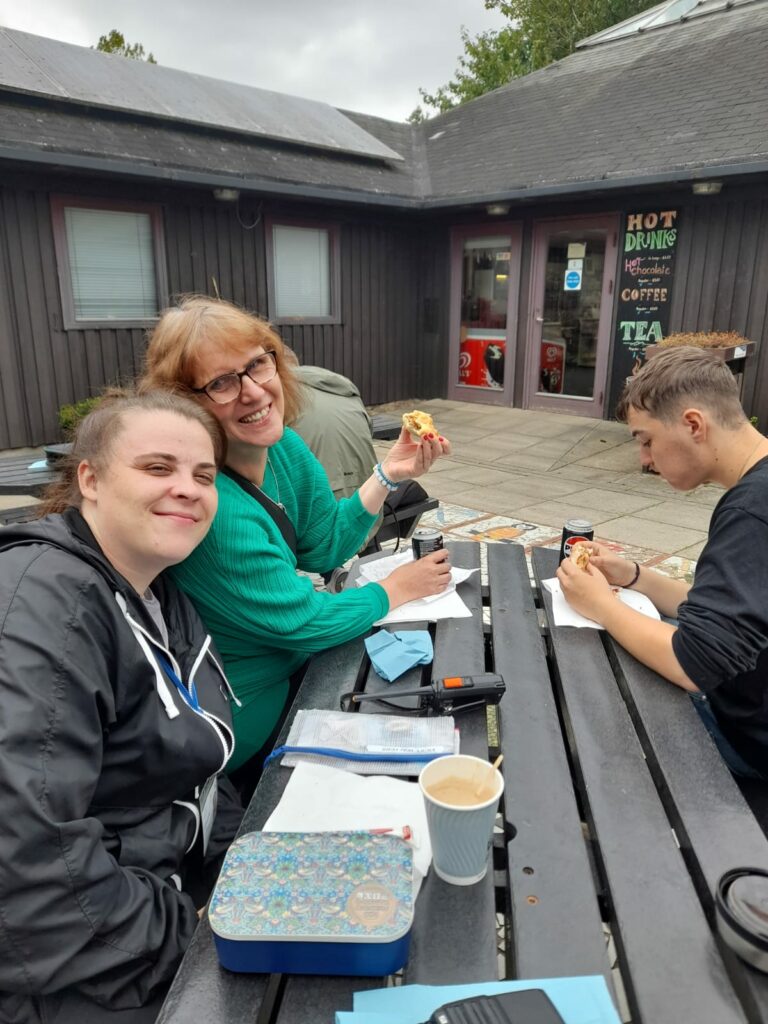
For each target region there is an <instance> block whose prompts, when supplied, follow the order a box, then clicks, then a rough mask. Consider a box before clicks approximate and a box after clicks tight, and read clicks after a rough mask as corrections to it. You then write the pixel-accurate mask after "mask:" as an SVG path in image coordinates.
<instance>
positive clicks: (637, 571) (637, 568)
mask: <svg viewBox="0 0 768 1024" xmlns="http://www.w3.org/2000/svg"><path fill="white" fill-rule="evenodd" d="M639 579H640V563H639V562H635V575H634V576H633V577H632V579H631V580H630V581H629V583H625V584H624V586H625V588H626V587H634V585H635V584H636V583H637V581H638V580H639Z"/></svg>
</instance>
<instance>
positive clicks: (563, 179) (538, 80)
mask: <svg viewBox="0 0 768 1024" xmlns="http://www.w3.org/2000/svg"><path fill="white" fill-rule="evenodd" d="M591 43H594V40H591V41H587V44H588V45H585V46H584V47H583V48H582V49H580V50H577V52H576V53H574V54H572V55H571V56H570V57H567V58H566V59H565V60H562V61H560V62H558V63H556V64H553V65H551V66H550V67H547V68H544V69H542V70H541V71H538V72H535V73H533V74H531V75H528V76H526V77H525V78H520V79H516V80H515V81H513V82H511V83H510V84H509V85H508V86H505V87H504V88H502V89H498V90H496V91H495V92H493V93H489V94H488V95H486V96H483V97H481V98H480V99H477V100H475V101H473V102H472V103H469V104H466V105H465V106H463V107H459V108H457V109H456V110H452V111H449V112H448V113H446V114H443V115H441V116H440V117H437V118H434V119H433V120H431V121H429V122H427V123H426V124H424V125H420V126H416V127H414V126H411V125H406V124H397V123H395V122H391V121H386V120H383V119H381V118H375V117H369V116H366V115H362V114H356V113H351V112H347V111H340V112H338V114H339V117H343V118H344V119H345V120H346V121H347V122H348V123H349V124H350V125H351V127H353V128H356V129H357V130H360V131H361V132H362V133H364V134H365V135H368V136H370V137H373V138H375V139H377V140H378V141H379V143H380V144H382V147H383V148H384V147H386V149H387V150H390V151H394V152H396V153H397V154H399V155H400V156H401V157H402V158H403V159H402V160H401V161H399V162H394V161H391V160H387V159H376V158H372V157H371V156H365V157H362V156H360V155H358V154H351V153H343V152H334V153H331V152H328V151H327V150H326V151H322V150H319V149H316V148H310V146H308V145H300V144H291V143H290V142H287V141H285V140H282V141H278V140H271V139H266V138H264V137H263V136H258V135H254V134H251V133H248V132H243V131H233V130H232V128H231V127H226V126H225V127H224V128H220V127H212V126H211V125H197V126H195V125H191V124H189V123H180V122H176V121H171V120H169V119H168V118H167V117H164V118H159V117H156V116H153V115H152V113H151V112H145V113H143V114H134V113H128V112H120V111H117V110H114V109H103V108H99V109H96V108H94V107H89V106H84V105H83V103H82V102H81V101H79V102H78V104H73V103H71V102H69V101H66V100H65V101H62V100H51V99H49V98H48V97H45V98H43V97H41V96H40V95H39V94H38V95H37V97H30V96H28V95H24V94H23V93H22V92H19V91H18V90H17V91H16V92H12V91H8V90H7V88H5V87H4V86H3V84H2V83H3V81H4V80H5V76H4V74H3V69H2V67H1V66H0V159H15V160H25V161H28V162H32V163H40V162H43V163H54V164H57V165H62V164H63V165H65V166H67V165H69V166H72V167H83V168H88V169H90V170H94V171H101V172H105V173H109V172H114V173H118V174H121V175H140V176H149V177H152V178H158V179H171V180H176V181H185V182H189V183H195V184H199V185H206V186H213V185H233V186H237V187H240V188H241V189H246V190H248V189H251V190H254V191H257V192H273V193H284V194H295V195H302V196H309V197H327V198H329V199H337V200H338V199H341V200H349V201H355V202H361V201H362V202H368V203H370V202H374V203H383V204H387V205H393V206H418V207H442V206H451V205H457V204H458V205H462V204H463V205H468V204H471V203H474V202H484V201H490V200H494V199H501V198H512V199H515V198H520V197H531V198H532V197H534V196H542V195H547V194H553V193H573V192H578V191H591V190H592V191H593V190H596V189H602V190H605V189H608V188H615V187H619V186H627V185H631V184H640V183H647V184H652V183H654V182H662V181H667V180H687V179H690V178H695V177H712V176H714V175H717V176H720V175H727V174H745V173H759V172H763V173H764V172H766V171H768V56H766V55H767V54H768V0H751V2H749V0H736V4H735V6H733V7H731V8H726V7H725V6H724V2H723V0H704V3H702V4H700V5H698V8H697V13H696V16H695V17H693V16H692V17H690V19H689V20H686V21H685V22H683V23H677V24H671V25H666V26H663V27H659V28H655V29H653V30H652V31H648V32H643V33H640V34H638V33H635V34H633V35H631V36H627V37H624V38H619V39H616V40H614V41H608V42H599V43H598V44H597V45H590V44H591ZM58 45H60V46H65V45H66V44H58ZM73 49H78V50H79V49H80V48H73ZM126 63H130V62H126ZM137 66H138V68H139V69H141V68H142V67H143V68H144V69H145V70H146V69H147V66H146V65H142V64H138V65H137ZM149 70H152V69H151V68H150V69H149ZM174 74H175V75H182V74H183V73H182V72H174ZM191 77H196V76H191ZM256 91H258V90H256Z"/></svg>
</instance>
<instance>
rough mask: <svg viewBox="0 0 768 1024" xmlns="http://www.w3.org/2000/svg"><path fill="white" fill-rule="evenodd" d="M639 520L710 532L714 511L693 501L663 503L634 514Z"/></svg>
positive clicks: (639, 510)
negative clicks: (650, 520) (649, 520)
mask: <svg viewBox="0 0 768 1024" xmlns="http://www.w3.org/2000/svg"><path fill="white" fill-rule="evenodd" d="M634 514H635V515H636V516H637V517H638V519H652V520H653V521H654V522H655V523H668V524H669V525H670V526H684V527H686V529H692V530H701V532H702V533H706V532H707V531H708V530H709V521H710V519H711V518H712V509H711V508H707V507H706V506H705V505H697V504H695V503H694V502H692V501H686V502H681V501H662V502H661V503H654V504H653V505H651V506H650V507H646V508H643V509H638V510H637V511H636V512H635V513H634Z"/></svg>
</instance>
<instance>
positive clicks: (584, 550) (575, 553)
mask: <svg viewBox="0 0 768 1024" xmlns="http://www.w3.org/2000/svg"><path fill="white" fill-rule="evenodd" d="M591 557H592V551H591V550H590V548H588V547H587V545H586V544H574V545H573V547H572V548H571V558H572V559H573V560H574V562H575V563H576V565H577V566H578V567H579V568H580V569H583V570H584V572H586V571H587V566H588V565H589V560H590V558H591Z"/></svg>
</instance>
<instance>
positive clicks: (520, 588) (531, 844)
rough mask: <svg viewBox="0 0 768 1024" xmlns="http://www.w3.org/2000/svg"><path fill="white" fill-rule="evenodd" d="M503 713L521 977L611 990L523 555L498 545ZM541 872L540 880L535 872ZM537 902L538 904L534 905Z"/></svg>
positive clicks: (491, 571) (493, 577)
mask: <svg viewBox="0 0 768 1024" xmlns="http://www.w3.org/2000/svg"><path fill="white" fill-rule="evenodd" d="M488 576H489V585H490V592H491V610H492V615H491V629H492V636H493V640H494V660H495V668H496V671H497V672H499V673H501V675H502V676H503V677H504V680H505V682H506V685H507V690H506V693H505V696H504V698H503V701H502V704H501V708H500V711H501V714H500V732H501V747H502V749H503V751H504V763H503V765H502V770H503V773H504V779H505V785H506V790H505V800H504V805H505V811H506V819H507V822H508V823H509V824H510V825H512V826H513V827H514V828H515V829H516V830H517V832H516V835H515V837H514V839H512V840H511V841H510V842H509V844H508V857H509V880H510V882H509V884H510V892H511V899H512V928H513V934H514V942H513V947H514V949H515V950H517V951H518V952H517V958H516V963H515V976H516V977H520V978H541V977H548V976H551V975H564V976H567V975H577V974H603V975H604V976H605V977H606V980H607V981H608V983H609V986H610V985H611V984H612V981H611V975H610V966H609V964H608V958H607V955H606V951H605V937H604V934H603V928H602V923H601V920H600V912H599V906H598V900H597V892H596V888H595V879H594V877H593V873H592V868H591V865H590V862H589V857H588V854H587V849H586V844H585V840H584V837H583V832H582V823H581V819H580V815H579V813H578V808H577V804H576V798H575V795H574V790H573V783H572V780H571V773H570V769H569V766H568V758H567V754H566V751H565V747H564V744H563V737H562V732H561V728H560V722H559V719H558V714H557V708H556V705H555V699H554V694H553V693H552V685H551V681H550V676H549V669H548V667H547V663H546V655H545V649H544V644H543V642H542V640H541V637H540V631H539V621H538V615H537V611H536V607H535V604H534V599H533V593H532V590H531V587H530V584H529V581H528V571H527V567H526V565H525V554H524V552H523V549H522V547H520V546H518V545H512V544H498V545H489V547H488ZM531 870H532V873H527V872H530V871H531ZM530 898H533V899H534V900H535V901H536V902H530Z"/></svg>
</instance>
